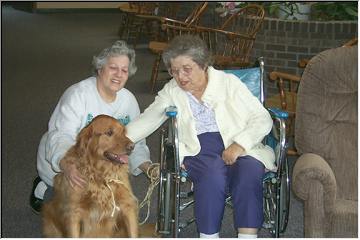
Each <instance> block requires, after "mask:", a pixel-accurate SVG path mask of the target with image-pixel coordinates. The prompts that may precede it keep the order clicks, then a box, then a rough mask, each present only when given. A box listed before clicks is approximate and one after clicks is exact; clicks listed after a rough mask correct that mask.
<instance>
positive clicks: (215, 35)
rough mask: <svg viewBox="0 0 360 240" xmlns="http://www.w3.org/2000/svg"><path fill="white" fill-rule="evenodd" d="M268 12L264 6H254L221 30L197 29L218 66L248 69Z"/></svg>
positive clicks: (221, 67) (231, 19) (247, 7)
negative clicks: (256, 38) (257, 37)
mask: <svg viewBox="0 0 360 240" xmlns="http://www.w3.org/2000/svg"><path fill="white" fill-rule="evenodd" d="M264 16H265V11H264V8H263V7H262V6H260V5H256V4H250V5H248V6H246V7H243V8H242V9H241V10H239V11H238V12H237V13H235V14H233V15H230V17H229V18H228V19H227V20H226V21H225V22H224V23H223V25H222V26H221V28H220V29H216V28H207V27H202V26H197V28H198V31H199V35H200V36H201V37H202V38H203V39H204V41H206V43H207V44H208V47H209V48H210V50H211V51H212V53H213V55H214V59H215V64H214V65H215V66H216V67H218V68H220V69H223V68H229V67H248V66H250V65H251V61H250V57H251V51H252V48H253V44H254V41H255V37H256V33H257V32H258V31H259V30H260V27H261V25H262V22H263V20H264Z"/></svg>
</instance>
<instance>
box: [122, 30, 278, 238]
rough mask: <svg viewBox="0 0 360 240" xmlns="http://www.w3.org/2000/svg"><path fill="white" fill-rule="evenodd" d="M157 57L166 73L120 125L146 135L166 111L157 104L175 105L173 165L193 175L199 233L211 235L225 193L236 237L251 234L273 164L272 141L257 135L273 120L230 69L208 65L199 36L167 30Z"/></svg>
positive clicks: (259, 219)
mask: <svg viewBox="0 0 360 240" xmlns="http://www.w3.org/2000/svg"><path fill="white" fill-rule="evenodd" d="M162 57H163V61H164V63H165V66H166V67H167V68H168V71H169V74H170V75H171V76H172V77H173V78H172V79H171V81H170V82H168V83H167V84H166V85H165V86H164V87H163V89H162V90H161V91H159V92H158V95H157V97H156V98H155V101H154V102H153V103H152V104H151V105H150V106H149V107H148V108H147V109H146V110H145V111H144V113H142V114H141V115H140V116H139V118H137V119H135V120H134V121H132V122H131V123H130V124H128V125H127V135H128V137H129V138H130V139H131V140H132V141H134V142H137V141H139V140H140V139H143V138H145V137H147V136H148V135H150V134H151V133H153V132H154V131H155V130H156V129H157V128H159V127H160V126H161V125H162V124H163V123H164V122H165V121H166V119H167V118H168V116H167V115H166V114H164V110H165V109H166V108H167V107H169V106H176V108H177V112H176V113H177V116H176V118H177V129H178V141H179V142H178V151H179V153H178V155H179V161H180V163H179V165H180V166H181V168H182V169H183V170H184V171H186V174H187V177H188V178H189V179H190V180H191V181H192V183H193V191H194V199H195V209H194V213H195V219H196V220H195V221H196V225H197V229H198V231H199V233H200V237H207V238H210V237H215V238H216V237H219V232H220V227H221V222H222V218H223V214H224V208H225V202H226V201H225V200H226V198H227V197H228V196H231V198H232V206H233V208H234V226H235V228H236V229H237V231H238V237H244V238H251V237H257V232H258V229H259V228H261V227H262V225H263V222H264V214H263V208H264V205H263V197H264V196H263V195H264V193H263V177H264V174H265V169H270V170H272V169H276V164H275V154H274V151H273V149H272V148H271V147H269V146H267V145H264V144H263V143H262V140H263V139H264V137H265V136H266V135H268V134H269V132H270V131H271V130H272V126H273V120H272V118H271V116H270V114H269V112H268V111H267V110H266V109H265V108H264V107H263V105H262V103H261V102H260V101H259V100H258V99H257V98H256V97H255V96H254V95H253V94H252V93H251V92H250V91H249V90H248V88H247V87H246V85H245V84H244V83H242V81H240V80H239V78H237V77H236V76H235V75H234V74H230V73H226V72H224V71H221V70H216V69H215V68H214V67H212V56H211V54H210V51H209V50H208V48H207V46H206V44H205V43H204V41H203V40H201V39H200V38H199V37H196V36H190V35H182V36H178V37H175V38H174V39H173V40H172V42H171V43H170V44H169V46H168V48H167V49H166V50H165V51H164V53H163V55H162ZM176 231H178V230H176Z"/></svg>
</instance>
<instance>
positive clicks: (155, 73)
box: [150, 53, 161, 93]
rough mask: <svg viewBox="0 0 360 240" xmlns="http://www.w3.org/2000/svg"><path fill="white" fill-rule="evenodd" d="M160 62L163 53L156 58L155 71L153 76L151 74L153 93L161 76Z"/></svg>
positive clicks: (153, 70)
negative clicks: (159, 75)
mask: <svg viewBox="0 0 360 240" xmlns="http://www.w3.org/2000/svg"><path fill="white" fill-rule="evenodd" d="M160 60H161V53H158V55H157V56H156V59H155V62H154V65H153V69H152V74H151V80H150V81H151V93H154V88H155V84H156V79H157V77H158V74H159V66H160Z"/></svg>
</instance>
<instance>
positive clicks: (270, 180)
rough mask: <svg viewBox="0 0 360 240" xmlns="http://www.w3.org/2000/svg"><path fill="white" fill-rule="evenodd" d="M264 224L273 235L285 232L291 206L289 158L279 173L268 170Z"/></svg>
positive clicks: (265, 188)
mask: <svg viewBox="0 0 360 240" xmlns="http://www.w3.org/2000/svg"><path fill="white" fill-rule="evenodd" d="M263 185H264V186H263V189H264V224H263V227H264V228H266V229H269V230H270V233H271V234H272V236H273V237H279V235H280V233H283V232H285V230H286V227H287V223H288V217H289V207H290V179H289V167H288V162H287V158H285V159H284V164H282V169H281V171H280V172H279V173H274V172H268V173H267V174H266V175H265V177H264V181H263Z"/></svg>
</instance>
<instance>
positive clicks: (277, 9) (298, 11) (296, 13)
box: [265, 2, 313, 21]
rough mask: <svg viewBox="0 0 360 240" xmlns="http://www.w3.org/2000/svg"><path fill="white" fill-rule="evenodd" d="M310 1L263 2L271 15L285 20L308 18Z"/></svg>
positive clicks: (305, 19) (304, 19)
mask: <svg viewBox="0 0 360 240" xmlns="http://www.w3.org/2000/svg"><path fill="white" fill-rule="evenodd" d="M312 4H313V3H312V2H270V3H268V4H265V8H266V9H267V10H268V12H269V14H270V15H271V16H277V17H278V18H280V19H287V20H303V21H307V20H309V16H310V10H311V5H312Z"/></svg>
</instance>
